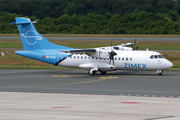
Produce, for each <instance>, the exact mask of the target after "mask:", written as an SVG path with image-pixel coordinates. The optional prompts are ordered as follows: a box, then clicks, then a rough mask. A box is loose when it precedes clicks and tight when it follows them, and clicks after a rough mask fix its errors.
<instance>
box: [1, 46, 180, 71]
mask: <svg viewBox="0 0 180 120" xmlns="http://www.w3.org/2000/svg"><path fill="white" fill-rule="evenodd" d="M1 51H8V52H7V54H6V56H0V69H53V70H56V69H66V68H63V67H59V66H54V65H51V64H48V63H44V62H41V61H37V60H33V59H30V58H26V57H22V56H18V55H15V51H16V50H9V49H1ZM159 52H160V53H161V54H162V55H163V56H164V57H165V58H167V59H168V60H170V61H171V62H172V63H173V64H174V66H173V67H172V68H171V69H170V70H180V51H159Z"/></svg>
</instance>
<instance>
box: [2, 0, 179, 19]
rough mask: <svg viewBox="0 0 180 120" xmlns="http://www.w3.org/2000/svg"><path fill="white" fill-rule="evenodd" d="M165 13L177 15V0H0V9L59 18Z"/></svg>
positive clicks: (25, 14) (174, 16)
mask: <svg viewBox="0 0 180 120" xmlns="http://www.w3.org/2000/svg"><path fill="white" fill-rule="evenodd" d="M136 9H137V10H139V11H145V12H147V13H151V12H152V13H162V14H164V13H167V14H168V15H170V16H172V20H173V21H177V20H178V18H179V17H178V14H180V0H0V12H9V13H16V14H17V15H22V16H34V17H36V18H38V19H41V20H42V19H44V18H46V17H51V18H59V17H61V16H62V15H64V14H67V15H69V16H73V15H76V16H78V17H79V16H80V17H81V16H83V15H88V14H89V13H95V14H102V15H105V14H106V13H110V14H112V15H114V14H119V15H121V16H123V15H125V14H131V13H132V12H134V10H136Z"/></svg>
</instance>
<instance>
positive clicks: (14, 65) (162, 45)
mask: <svg viewBox="0 0 180 120" xmlns="http://www.w3.org/2000/svg"><path fill="white" fill-rule="evenodd" d="M16 35H18V34H11V35H10V36H16ZM56 35H57V36H56ZM0 36H8V37H9V34H3V35H2V34H0ZM18 36H19V35H18ZM45 36H46V37H50V36H51V35H50V34H46V35H45ZM53 36H54V37H59V36H63V37H69V36H72V37H74V36H77V37H80V36H82V37H97V36H98V37H119V36H123V35H80V34H78V35H73V34H70V35H67V34H63V35H61V34H55V35H54V34H53ZM125 36H127V37H130V36H133V37H134V36H138V37H141V36H142V37H149V36H152V37H155V36H157V35H125ZM158 37H172V36H171V35H167V36H164V35H163V36H161V35H159V36H158ZM176 37H180V35H176ZM50 41H51V42H53V43H55V44H59V45H63V46H68V47H72V48H95V47H103V46H110V45H111V41H107V40H105V41H103V40H98V41H97V40H50ZM112 42H113V45H114V44H116V45H120V44H126V43H128V42H133V41H120V40H114V41H112ZM136 44H137V46H139V49H140V50H145V49H146V48H148V49H149V50H180V41H163V42H162V41H137V43H136ZM0 48H1V49H0V52H1V51H8V53H7V55H6V56H0V68H2V69H65V68H62V67H58V66H54V65H50V64H48V63H44V62H40V61H37V60H33V59H29V58H25V57H22V56H18V55H15V51H16V50H17V48H22V43H21V40H20V39H4V40H2V39H0ZM6 48H14V49H6ZM160 53H161V54H162V55H163V56H164V57H165V58H167V59H168V60H170V61H171V62H172V63H173V64H174V66H173V67H172V68H171V69H170V70H180V51H160Z"/></svg>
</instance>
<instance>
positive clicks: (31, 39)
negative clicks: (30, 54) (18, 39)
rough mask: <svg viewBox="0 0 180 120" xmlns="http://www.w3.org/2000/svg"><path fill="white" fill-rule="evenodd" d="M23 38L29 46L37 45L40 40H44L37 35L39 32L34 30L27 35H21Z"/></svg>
mask: <svg viewBox="0 0 180 120" xmlns="http://www.w3.org/2000/svg"><path fill="white" fill-rule="evenodd" d="M21 36H22V37H24V39H25V41H26V42H27V44H29V45H34V44H36V43H37V41H38V40H42V37H41V36H39V35H38V34H37V32H35V31H33V30H29V31H27V32H26V34H25V35H24V34H23V33H21Z"/></svg>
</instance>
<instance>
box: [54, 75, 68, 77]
mask: <svg viewBox="0 0 180 120" xmlns="http://www.w3.org/2000/svg"><path fill="white" fill-rule="evenodd" d="M52 77H71V76H68V75H54V76H52Z"/></svg>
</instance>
